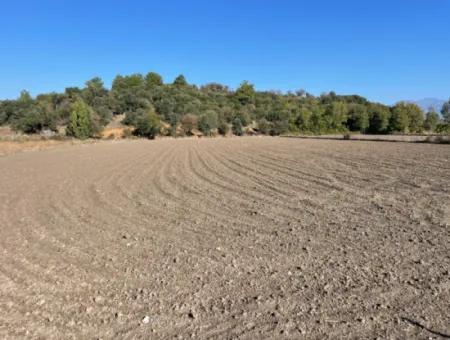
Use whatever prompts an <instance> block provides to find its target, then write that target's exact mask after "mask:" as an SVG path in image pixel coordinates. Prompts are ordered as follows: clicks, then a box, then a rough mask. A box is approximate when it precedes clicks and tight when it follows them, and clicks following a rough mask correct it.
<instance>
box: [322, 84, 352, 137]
mask: <svg viewBox="0 0 450 340" xmlns="http://www.w3.org/2000/svg"><path fill="white" fill-rule="evenodd" d="M330 95H333V92H331V93H330ZM334 96H335V95H334ZM324 119H325V121H326V123H327V129H328V130H331V131H343V130H345V127H344V123H345V122H346V121H347V105H346V104H345V103H343V102H332V103H331V104H329V105H327V107H326V109H325V114H324Z"/></svg>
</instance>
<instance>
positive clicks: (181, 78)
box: [173, 74, 188, 87]
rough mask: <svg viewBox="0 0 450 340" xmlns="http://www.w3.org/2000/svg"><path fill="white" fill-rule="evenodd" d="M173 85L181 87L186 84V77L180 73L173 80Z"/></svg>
mask: <svg viewBox="0 0 450 340" xmlns="http://www.w3.org/2000/svg"><path fill="white" fill-rule="evenodd" d="M173 85H174V86H176V87H183V86H187V85H188V82H187V81H186V78H185V77H184V76H183V75H182V74H180V75H179V76H178V77H176V78H175V80H174V81H173Z"/></svg>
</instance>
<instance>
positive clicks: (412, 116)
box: [406, 104, 424, 132]
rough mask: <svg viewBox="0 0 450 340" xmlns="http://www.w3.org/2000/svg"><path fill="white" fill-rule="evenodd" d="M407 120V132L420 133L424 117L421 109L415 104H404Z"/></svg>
mask: <svg viewBox="0 0 450 340" xmlns="http://www.w3.org/2000/svg"><path fill="white" fill-rule="evenodd" d="M406 108H407V111H408V118H409V131H410V132H422V130H423V123H424V116H423V111H422V109H421V108H420V107H419V106H417V105H416V104H406Z"/></svg>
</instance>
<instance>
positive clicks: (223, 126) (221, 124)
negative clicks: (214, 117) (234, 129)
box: [217, 120, 230, 136]
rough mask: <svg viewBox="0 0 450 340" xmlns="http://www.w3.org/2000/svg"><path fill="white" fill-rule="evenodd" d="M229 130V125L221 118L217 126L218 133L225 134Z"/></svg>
mask: <svg viewBox="0 0 450 340" xmlns="http://www.w3.org/2000/svg"><path fill="white" fill-rule="evenodd" d="M229 130H230V127H229V126H228V124H227V122H226V121H224V120H222V121H220V122H219V125H218V126H217V132H219V134H221V135H222V136H226V134H227V133H228V131H229Z"/></svg>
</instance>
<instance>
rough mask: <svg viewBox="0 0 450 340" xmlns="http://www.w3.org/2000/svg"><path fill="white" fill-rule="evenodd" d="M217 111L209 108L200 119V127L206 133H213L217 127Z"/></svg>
mask: <svg viewBox="0 0 450 340" xmlns="http://www.w3.org/2000/svg"><path fill="white" fill-rule="evenodd" d="M217 120H218V117H217V113H216V112H215V111H213V110H207V111H206V112H205V113H204V114H202V115H201V116H200V117H199V119H198V128H199V129H200V131H201V132H203V134H205V135H211V131H212V130H213V129H215V128H217Z"/></svg>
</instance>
